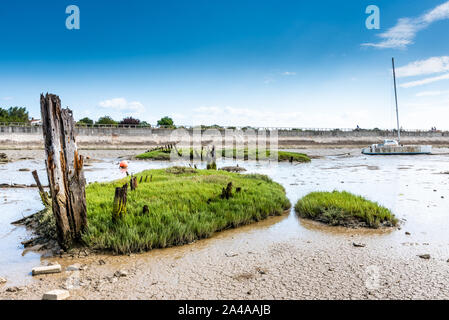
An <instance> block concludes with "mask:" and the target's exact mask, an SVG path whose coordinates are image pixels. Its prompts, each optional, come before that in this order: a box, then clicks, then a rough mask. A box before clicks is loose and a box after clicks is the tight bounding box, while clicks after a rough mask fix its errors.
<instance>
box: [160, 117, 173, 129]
mask: <svg viewBox="0 0 449 320" xmlns="http://www.w3.org/2000/svg"><path fill="white" fill-rule="evenodd" d="M157 125H158V126H162V127H169V128H173V127H174V126H175V124H174V122H173V119H172V118H170V117H163V118H162V119H161V120H159V121H158V122H157Z"/></svg>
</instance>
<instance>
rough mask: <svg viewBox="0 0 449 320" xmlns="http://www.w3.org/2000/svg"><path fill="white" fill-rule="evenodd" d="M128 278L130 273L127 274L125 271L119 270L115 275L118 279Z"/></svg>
mask: <svg viewBox="0 0 449 320" xmlns="http://www.w3.org/2000/svg"><path fill="white" fill-rule="evenodd" d="M126 276H128V272H126V271H125V270H119V271H116V272H115V273H114V277H117V278H120V277H126Z"/></svg>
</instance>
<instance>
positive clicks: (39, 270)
mask: <svg viewBox="0 0 449 320" xmlns="http://www.w3.org/2000/svg"><path fill="white" fill-rule="evenodd" d="M60 272H61V265H59V264H53V265H49V266H43V267H36V268H33V270H32V272H31V273H32V275H33V276H36V275H39V274H49V273H60Z"/></svg>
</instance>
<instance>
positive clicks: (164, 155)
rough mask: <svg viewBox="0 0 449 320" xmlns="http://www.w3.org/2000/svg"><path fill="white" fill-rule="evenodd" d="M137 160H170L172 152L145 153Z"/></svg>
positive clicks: (154, 151) (138, 156)
mask: <svg viewBox="0 0 449 320" xmlns="http://www.w3.org/2000/svg"><path fill="white" fill-rule="evenodd" d="M136 158H137V159H141V160H145V159H151V160H170V151H168V150H153V151H149V152H145V153H142V154H139V155H137V156H136Z"/></svg>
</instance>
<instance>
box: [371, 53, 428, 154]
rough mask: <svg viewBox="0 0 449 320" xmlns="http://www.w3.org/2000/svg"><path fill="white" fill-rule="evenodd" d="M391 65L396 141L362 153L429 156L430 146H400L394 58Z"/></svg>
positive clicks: (389, 140)
mask: <svg viewBox="0 0 449 320" xmlns="http://www.w3.org/2000/svg"><path fill="white" fill-rule="evenodd" d="M391 61H392V64H393V80H394V97H395V101H396V122H397V126H398V129H397V131H398V140H392V139H388V140H384V142H383V143H380V144H373V145H371V146H370V147H368V148H363V149H362V153H363V154H367V155H414V154H430V153H432V146H429V145H427V146H419V145H408V146H404V145H402V144H401V128H400V127H399V108H398V93H397V88H396V71H395V68H394V58H392V60H391Z"/></svg>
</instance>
